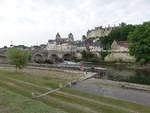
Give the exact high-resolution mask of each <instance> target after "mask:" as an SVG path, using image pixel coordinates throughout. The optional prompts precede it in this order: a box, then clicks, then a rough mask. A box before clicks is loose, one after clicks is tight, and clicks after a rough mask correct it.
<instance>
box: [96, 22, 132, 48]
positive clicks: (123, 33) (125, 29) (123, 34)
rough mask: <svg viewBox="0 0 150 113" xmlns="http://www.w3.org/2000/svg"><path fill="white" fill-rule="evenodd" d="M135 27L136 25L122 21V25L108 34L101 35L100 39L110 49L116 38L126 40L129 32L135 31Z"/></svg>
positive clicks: (104, 46)
mask: <svg viewBox="0 0 150 113" xmlns="http://www.w3.org/2000/svg"><path fill="white" fill-rule="evenodd" d="M134 29H135V26H134V25H126V24H125V23H122V24H121V26H119V27H116V28H114V29H113V30H112V31H111V33H110V34H109V35H108V36H104V37H100V38H99V39H100V41H101V43H102V44H103V48H104V49H110V47H111V44H112V42H113V41H114V40H116V41H126V40H127V37H128V34H129V33H130V32H133V31H134Z"/></svg>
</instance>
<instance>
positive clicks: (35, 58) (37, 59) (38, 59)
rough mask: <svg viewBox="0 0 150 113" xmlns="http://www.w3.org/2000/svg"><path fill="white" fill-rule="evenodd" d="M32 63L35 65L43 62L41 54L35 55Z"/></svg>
mask: <svg viewBox="0 0 150 113" xmlns="http://www.w3.org/2000/svg"><path fill="white" fill-rule="evenodd" d="M33 61H34V62H36V63H43V62H44V57H43V55H41V54H35V55H34V56H33Z"/></svg>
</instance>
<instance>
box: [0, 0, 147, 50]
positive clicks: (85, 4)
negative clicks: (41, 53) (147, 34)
mask: <svg viewBox="0 0 150 113" xmlns="http://www.w3.org/2000/svg"><path fill="white" fill-rule="evenodd" d="M149 11H150V0H0V47H3V46H9V45H10V44H14V45H27V46H31V45H37V44H38V45H39V44H46V43H47V41H48V40H49V39H55V35H56V33H57V32H59V33H60V35H61V37H67V36H68V34H69V33H70V32H71V33H73V35H74V38H75V39H76V40H78V39H81V37H82V35H85V34H86V32H87V31H88V29H93V28H94V27H97V26H101V25H102V26H108V25H112V26H113V25H114V24H115V25H118V24H119V23H121V22H126V23H128V24H141V23H143V22H144V21H150V12H149Z"/></svg>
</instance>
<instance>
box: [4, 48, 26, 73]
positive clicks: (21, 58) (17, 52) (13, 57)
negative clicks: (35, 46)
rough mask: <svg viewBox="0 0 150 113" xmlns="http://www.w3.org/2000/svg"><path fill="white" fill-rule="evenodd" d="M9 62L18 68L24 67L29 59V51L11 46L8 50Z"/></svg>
mask: <svg viewBox="0 0 150 113" xmlns="http://www.w3.org/2000/svg"><path fill="white" fill-rule="evenodd" d="M6 56H7V58H8V59H9V63H10V64H12V65H15V66H16V71H17V69H22V68H24V67H25V66H26V65H27V63H28V60H29V51H28V50H21V49H18V48H9V49H8V50H7V52H6Z"/></svg>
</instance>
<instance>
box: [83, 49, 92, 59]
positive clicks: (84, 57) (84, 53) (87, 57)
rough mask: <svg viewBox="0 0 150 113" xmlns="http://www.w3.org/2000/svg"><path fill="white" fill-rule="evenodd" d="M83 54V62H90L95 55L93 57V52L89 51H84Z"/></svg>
mask: <svg viewBox="0 0 150 113" xmlns="http://www.w3.org/2000/svg"><path fill="white" fill-rule="evenodd" d="M81 54H82V58H83V60H87V61H89V60H91V59H92V58H94V55H93V54H92V53H91V52H88V51H85V50H84V51H82V52H81Z"/></svg>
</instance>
